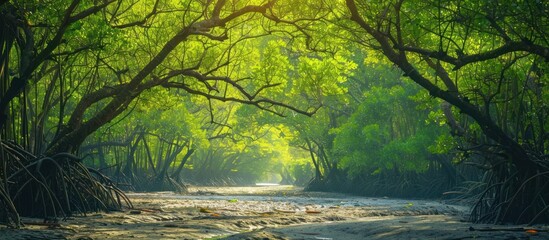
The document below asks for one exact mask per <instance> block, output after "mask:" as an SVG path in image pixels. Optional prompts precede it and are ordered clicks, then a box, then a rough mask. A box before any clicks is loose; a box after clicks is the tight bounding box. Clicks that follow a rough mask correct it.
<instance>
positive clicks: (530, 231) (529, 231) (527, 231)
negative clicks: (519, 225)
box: [526, 229, 538, 234]
mask: <svg viewBox="0 0 549 240" xmlns="http://www.w3.org/2000/svg"><path fill="white" fill-rule="evenodd" d="M526 233H529V234H537V233H538V230H536V229H527V230H526Z"/></svg>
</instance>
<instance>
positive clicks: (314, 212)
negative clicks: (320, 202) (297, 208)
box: [305, 209, 320, 214]
mask: <svg viewBox="0 0 549 240" xmlns="http://www.w3.org/2000/svg"><path fill="white" fill-rule="evenodd" d="M305 212H306V213H312V214H318V213H320V211H318V210H312V209H309V210H305Z"/></svg>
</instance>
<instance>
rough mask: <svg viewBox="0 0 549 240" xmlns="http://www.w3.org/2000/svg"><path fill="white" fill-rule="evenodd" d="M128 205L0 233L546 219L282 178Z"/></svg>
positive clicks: (271, 229) (441, 226)
mask: <svg viewBox="0 0 549 240" xmlns="http://www.w3.org/2000/svg"><path fill="white" fill-rule="evenodd" d="M128 196H129V197H130V199H131V200H132V202H133V204H134V207H135V208H134V209H124V211H120V212H112V213H92V214H88V215H87V216H78V217H71V218H68V219H65V220H63V221H60V222H59V223H57V224H50V225H44V224H40V223H41V220H40V219H29V218H25V219H24V221H25V222H26V223H27V224H26V226H25V227H24V228H23V229H19V230H15V229H7V228H5V227H1V228H0V239H82V240H83V239H317V240H318V239H320V240H330V239H549V234H548V233H547V231H548V230H549V227H547V226H501V225H487V224H482V225H481V224H472V223H470V222H468V221H467V219H468V217H467V214H468V211H469V207H468V206H465V205H460V204H455V203H453V202H445V201H437V200H417V199H416V200H410V199H393V198H387V197H380V198H368V197H358V196H351V195H345V194H337V193H322V192H304V191H302V189H301V188H298V187H294V186H287V185H282V186H280V185H268V186H249V187H191V188H190V189H189V193H188V194H177V193H173V192H155V193H128Z"/></svg>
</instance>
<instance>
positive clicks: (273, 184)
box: [255, 183, 280, 186]
mask: <svg viewBox="0 0 549 240" xmlns="http://www.w3.org/2000/svg"><path fill="white" fill-rule="evenodd" d="M255 185H256V186H278V185H280V184H278V183H256V184H255Z"/></svg>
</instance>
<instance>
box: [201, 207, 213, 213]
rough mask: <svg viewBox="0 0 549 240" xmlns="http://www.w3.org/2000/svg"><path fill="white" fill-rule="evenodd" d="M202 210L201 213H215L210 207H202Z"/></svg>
mask: <svg viewBox="0 0 549 240" xmlns="http://www.w3.org/2000/svg"><path fill="white" fill-rule="evenodd" d="M200 212H201V213H213V211H212V210H209V209H207V208H200Z"/></svg>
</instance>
